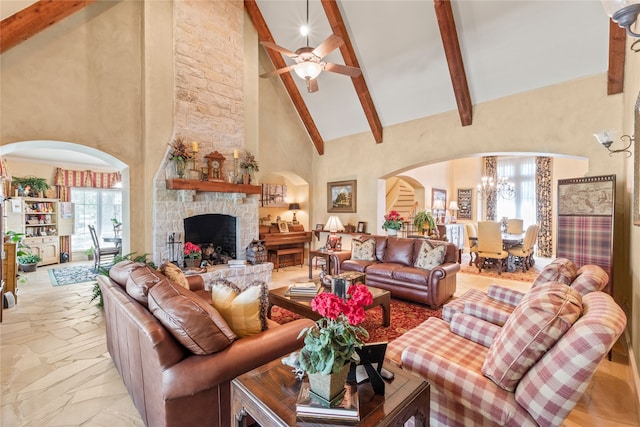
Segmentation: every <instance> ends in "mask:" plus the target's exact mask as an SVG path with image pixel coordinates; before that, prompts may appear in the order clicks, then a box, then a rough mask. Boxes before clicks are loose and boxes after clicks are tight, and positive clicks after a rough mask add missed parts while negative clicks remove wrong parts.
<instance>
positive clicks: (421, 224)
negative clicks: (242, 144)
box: [413, 211, 436, 232]
mask: <svg viewBox="0 0 640 427" xmlns="http://www.w3.org/2000/svg"><path fill="white" fill-rule="evenodd" d="M413 225H414V226H415V227H416V228H417V229H418V231H420V232H423V231H424V230H434V229H435V228H436V220H435V218H434V217H433V215H432V214H431V212H428V211H422V212H418V213H417V214H416V216H415V217H414V218H413ZM425 225H426V227H425Z"/></svg>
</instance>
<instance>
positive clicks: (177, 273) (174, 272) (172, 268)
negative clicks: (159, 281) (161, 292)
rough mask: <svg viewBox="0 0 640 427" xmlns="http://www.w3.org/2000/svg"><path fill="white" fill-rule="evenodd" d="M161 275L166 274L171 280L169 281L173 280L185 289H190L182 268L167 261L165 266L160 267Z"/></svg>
mask: <svg viewBox="0 0 640 427" xmlns="http://www.w3.org/2000/svg"><path fill="white" fill-rule="evenodd" d="M160 273H162V274H164V275H165V276H167V277H168V278H169V280H173V281H174V282H176V283H177V284H178V285H180V286H182V287H183V288H187V289H190V288H189V281H188V280H187V278H186V276H185V275H184V273H183V272H182V270H181V269H180V267H178V266H177V265H175V264H174V263H172V262H169V261H165V262H164V264H162V265H161V266H160Z"/></svg>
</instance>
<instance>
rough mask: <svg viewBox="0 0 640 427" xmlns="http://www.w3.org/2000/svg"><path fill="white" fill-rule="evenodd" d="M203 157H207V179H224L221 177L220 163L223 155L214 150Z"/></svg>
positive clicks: (221, 163)
mask: <svg viewBox="0 0 640 427" xmlns="http://www.w3.org/2000/svg"><path fill="white" fill-rule="evenodd" d="M204 158H205V159H207V162H208V166H209V169H208V172H207V179H208V180H209V181H224V180H223V179H222V165H223V163H224V156H223V155H222V154H220V153H218V152H217V151H214V152H213V153H209V154H207V155H206V156H204Z"/></svg>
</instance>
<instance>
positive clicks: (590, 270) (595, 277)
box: [571, 265, 609, 296]
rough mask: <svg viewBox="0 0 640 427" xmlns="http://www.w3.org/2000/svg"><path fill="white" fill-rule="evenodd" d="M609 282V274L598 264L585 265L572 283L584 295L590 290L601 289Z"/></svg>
mask: <svg viewBox="0 0 640 427" xmlns="http://www.w3.org/2000/svg"><path fill="white" fill-rule="evenodd" d="M607 283H609V275H608V274H607V273H606V271H604V270H603V269H601V268H600V267H598V266H597V265H583V266H582V267H580V269H579V270H578V276H577V277H576V279H575V280H574V281H573V283H571V287H572V288H573V289H576V290H577V291H578V292H580V293H581V294H582V296H584V295H586V294H588V293H589V292H594V291H601V290H603V289H604V288H605V286H607Z"/></svg>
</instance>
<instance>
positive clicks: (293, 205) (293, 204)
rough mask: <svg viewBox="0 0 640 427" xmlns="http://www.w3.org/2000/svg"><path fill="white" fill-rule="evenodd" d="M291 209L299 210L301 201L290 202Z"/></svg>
mask: <svg viewBox="0 0 640 427" xmlns="http://www.w3.org/2000/svg"><path fill="white" fill-rule="evenodd" d="M289 210H290V211H298V210H300V203H289Z"/></svg>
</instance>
